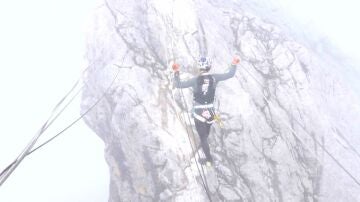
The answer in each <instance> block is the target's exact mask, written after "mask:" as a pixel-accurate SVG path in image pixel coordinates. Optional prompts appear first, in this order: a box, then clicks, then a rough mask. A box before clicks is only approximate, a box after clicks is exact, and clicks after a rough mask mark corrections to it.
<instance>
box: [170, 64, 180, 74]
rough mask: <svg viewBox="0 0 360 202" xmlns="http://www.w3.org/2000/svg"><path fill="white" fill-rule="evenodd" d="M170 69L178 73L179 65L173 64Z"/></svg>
mask: <svg viewBox="0 0 360 202" xmlns="http://www.w3.org/2000/svg"><path fill="white" fill-rule="evenodd" d="M172 69H173V71H174V72H179V69H180V65H179V64H177V63H174V64H173V65H172Z"/></svg>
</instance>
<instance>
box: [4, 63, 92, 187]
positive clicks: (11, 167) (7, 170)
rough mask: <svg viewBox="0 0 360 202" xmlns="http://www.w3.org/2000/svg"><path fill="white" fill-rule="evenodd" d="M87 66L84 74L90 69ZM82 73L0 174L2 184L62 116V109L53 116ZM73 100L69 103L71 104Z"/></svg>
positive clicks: (76, 84) (77, 82)
mask: <svg viewBox="0 0 360 202" xmlns="http://www.w3.org/2000/svg"><path fill="white" fill-rule="evenodd" d="M88 68H89V67H87V68H86V69H85V70H84V71H83V73H82V74H84V72H85V71H86V70H87V69H88ZM81 77H82V75H81V76H80V77H79V79H78V80H77V81H76V82H75V84H74V85H73V86H72V88H71V89H70V90H69V91H68V92H67V93H66V94H65V96H64V97H63V98H62V99H61V100H60V101H59V102H58V103H57V104H56V105H55V107H54V108H53V110H52V112H51V114H50V116H49V118H48V119H47V120H46V121H45V123H44V124H43V125H42V127H41V128H40V130H39V131H38V132H37V134H36V135H35V136H34V137H33V139H32V140H31V141H30V142H29V144H28V145H27V146H26V147H25V149H24V150H23V151H22V152H21V153H20V154H19V155H18V157H17V158H16V160H15V161H14V162H12V163H11V164H10V165H8V166H7V167H6V168H5V169H4V170H3V171H2V172H1V174H0V186H1V185H2V184H3V183H4V182H5V181H6V179H7V178H8V177H9V176H10V175H11V173H12V172H13V171H14V170H15V169H16V167H17V166H18V165H19V164H20V163H21V161H22V160H23V159H24V158H25V156H26V155H27V153H28V152H29V150H31V148H32V147H33V146H34V145H35V143H36V141H37V140H38V139H39V138H40V136H41V135H42V134H43V133H44V132H45V131H46V130H47V129H48V128H49V127H50V126H51V125H52V123H53V122H54V121H55V120H56V119H57V118H58V117H59V116H60V114H61V113H62V112H63V110H64V109H63V110H61V111H60V112H59V113H57V114H56V115H55V117H54V118H53V116H54V114H55V112H56V111H57V109H58V108H59V107H60V105H61V104H62V103H63V102H64V101H65V100H66V98H67V97H68V96H69V95H70V94H71V93H72V92H73V91H74V89H75V88H76V87H77V86H78V84H79V82H80V79H81ZM71 102H72V100H71V101H70V102H69V103H68V104H70V103H71Z"/></svg>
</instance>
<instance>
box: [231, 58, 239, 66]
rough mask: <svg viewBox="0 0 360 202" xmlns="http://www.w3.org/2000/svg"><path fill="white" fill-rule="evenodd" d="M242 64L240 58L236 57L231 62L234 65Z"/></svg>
mask: <svg viewBox="0 0 360 202" xmlns="http://www.w3.org/2000/svg"><path fill="white" fill-rule="evenodd" d="M239 63H240V58H239V57H237V56H235V57H234V58H233V60H232V62H231V64H232V65H237V64H239Z"/></svg>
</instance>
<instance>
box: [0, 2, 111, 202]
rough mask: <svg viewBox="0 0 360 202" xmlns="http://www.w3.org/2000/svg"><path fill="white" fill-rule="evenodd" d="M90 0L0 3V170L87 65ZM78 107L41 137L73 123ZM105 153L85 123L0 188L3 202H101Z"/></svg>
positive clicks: (105, 174)
mask: <svg viewBox="0 0 360 202" xmlns="http://www.w3.org/2000/svg"><path fill="white" fill-rule="evenodd" d="M98 4H99V3H98V1H97V0H76V1H71V0H61V1H60V0H58V1H48V0H31V1H26V0H22V1H10V0H8V1H0V92H1V99H0V112H1V113H0V125H1V127H0V170H2V169H4V167H5V166H6V165H7V164H9V163H11V162H12V161H13V160H14V158H15V157H16V156H17V155H18V154H19V153H20V152H21V151H22V149H23V148H24V147H25V146H26V144H27V143H28V142H29V141H30V139H31V138H32V137H33V135H35V133H36V132H37V131H38V129H39V127H40V126H41V125H42V123H43V122H44V121H45V120H46V119H47V118H48V116H49V115H50V112H51V110H52V108H53V106H54V105H55V104H56V103H57V102H58V101H59V100H60V99H61V98H62V96H64V94H65V93H66V92H67V91H68V90H69V89H70V88H71V86H72V85H73V83H74V82H75V81H76V80H77V79H78V77H79V76H80V73H81V70H82V69H83V68H84V66H85V65H86V61H85V60H84V57H83V56H84V50H85V30H86V23H87V22H88V20H89V17H90V16H91V11H92V8H94V7H95V6H97V5H98ZM79 103H80V100H79V99H78V100H77V101H76V102H75V103H73V104H72V105H71V106H70V107H69V110H68V111H67V113H66V114H64V116H60V118H59V121H57V122H56V123H55V124H54V127H52V129H51V130H49V131H48V132H47V133H45V135H44V138H42V139H41V140H42V141H43V140H44V139H47V138H49V137H51V136H52V135H54V134H56V133H57V132H58V131H60V130H61V129H63V128H64V127H65V126H66V125H67V124H69V123H70V122H72V121H73V120H74V119H76V118H77V117H78V116H79ZM103 149H104V145H103V143H102V141H101V140H100V139H99V138H98V137H97V136H96V135H95V134H93V133H92V132H91V131H90V130H89V129H88V128H87V127H86V126H85V125H84V123H82V122H80V124H77V125H75V126H74V127H73V128H72V129H70V130H69V131H68V132H66V133H65V134H64V135H62V136H60V137H59V138H57V139H56V140H55V141H54V142H52V143H50V144H49V145H48V146H45V147H44V148H43V149H41V150H39V151H38V152H36V153H34V154H33V155H31V156H30V157H28V158H26V159H25V160H24V161H23V163H22V164H20V166H19V167H18V168H17V169H16V170H15V172H14V173H13V175H12V176H11V177H10V178H8V180H7V181H6V182H5V183H4V184H3V186H1V187H0V201H2V202H23V201H29V202H35V201H36V202H49V201H51V202H64V201H66V202H81V201H86V202H99V201H107V199H108V185H109V176H108V175H109V174H108V167H107V165H106V163H105V160H104V152H103Z"/></svg>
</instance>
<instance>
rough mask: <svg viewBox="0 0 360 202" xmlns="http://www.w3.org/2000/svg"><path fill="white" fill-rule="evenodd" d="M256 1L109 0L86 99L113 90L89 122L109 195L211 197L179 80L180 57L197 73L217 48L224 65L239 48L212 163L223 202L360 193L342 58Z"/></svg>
mask: <svg viewBox="0 0 360 202" xmlns="http://www.w3.org/2000/svg"><path fill="white" fill-rule="evenodd" d="M256 6H257V4H251V5H250V4H249V3H243V2H242V1H235V0H234V1H228V2H226V3H225V2H223V1H220V0H204V1H193V0H173V1H170V0H138V1H133V2H131V1H124V0H117V1H115V0H108V1H105V2H104V5H103V6H101V7H100V8H98V12H97V15H96V17H95V20H94V24H93V31H92V32H91V33H90V34H89V40H88V54H87V57H88V60H89V63H90V64H91V65H90V68H89V70H88V72H87V75H86V77H85V80H84V81H85V83H86V86H87V87H86V89H85V90H84V92H83V102H82V110H83V111H85V110H86V109H87V108H88V107H89V106H90V105H91V104H93V103H94V102H95V101H96V100H97V99H98V98H99V97H101V96H102V94H103V93H104V92H106V94H105V97H104V99H102V101H101V102H100V103H99V104H98V105H97V107H96V108H95V109H94V110H92V111H91V113H90V114H89V115H88V116H86V117H85V121H86V123H87V124H88V125H89V126H90V127H91V128H92V129H93V130H94V131H95V132H96V133H97V135H98V136H100V137H101V138H102V139H103V141H104V142H105V144H106V151H105V157H106V160H107V162H108V164H109V168H110V173H111V182H110V198H109V201H110V202H119V201H209V198H208V196H207V195H206V192H205V190H204V186H203V182H202V180H201V175H200V173H199V170H201V168H200V169H199V170H198V169H197V168H198V167H197V166H196V162H195V159H196V158H194V157H193V156H194V155H193V151H192V147H191V146H190V145H191V144H190V143H195V144H197V145H198V137H197V134H196V133H195V135H194V134H192V133H191V131H192V130H193V122H192V121H189V119H188V116H189V113H191V104H192V103H191V102H192V99H191V95H192V94H191V90H190V89H184V90H182V91H180V90H178V89H174V88H173V87H172V82H171V78H172V73H171V71H170V68H169V64H170V62H171V61H174V60H175V61H177V62H178V63H179V64H181V71H182V76H184V78H185V77H190V76H192V75H196V71H195V61H196V60H197V58H198V56H199V55H208V56H210V57H212V58H213V69H212V72H216V73H221V72H225V71H226V70H227V67H228V66H229V63H230V61H231V58H232V56H233V55H234V54H238V55H239V56H240V57H241V65H239V67H238V70H237V72H236V76H235V77H234V78H232V79H230V80H227V81H225V82H222V83H220V84H219V86H218V88H217V94H216V97H217V100H216V106H217V107H216V108H217V111H218V113H219V115H220V117H221V118H222V122H223V126H222V127H221V126H220V125H219V124H214V125H213V126H212V131H211V135H210V137H209V141H210V147H211V153H212V154H213V156H214V159H215V165H214V166H213V167H212V168H204V170H203V174H202V175H203V176H206V182H205V183H207V185H208V191H209V192H210V197H211V199H212V201H261V202H267V201H269V202H270V201H284V202H285V201H286V202H287V201H360V192H359V190H360V184H359V182H358V181H357V180H360V172H358V171H359V169H360V155H359V152H358V151H360V148H359V146H358V145H360V144H359V143H360V138H359V137H357V134H359V132H360V126H359V125H360V124H359V122H360V104H359V103H360V102H359V99H358V96H357V95H356V94H354V91H353V90H352V88H351V86H349V85H348V83H346V82H345V81H346V78H345V77H343V76H342V74H341V72H342V66H343V63H342V62H341V61H339V60H338V59H336V57H333V56H332V55H331V54H328V53H326V52H324V51H322V52H321V51H318V50H317V49H316V48H314V47H315V46H316V45H315V44H313V45H314V46H313V47H312V46H311V45H312V43H310V42H309V44H310V45H309V44H306V45H305V44H303V43H301V42H302V41H304V40H305V39H301V40H300V39H299V38H297V37H293V36H292V35H290V34H289V33H290V32H288V31H286V30H285V29H283V27H282V26H280V25H277V24H276V22H277V20H274V21H272V20H271V18H267V19H265V18H263V15H260V14H257V13H256V9H255V10H254V9H252V8H254V7H256ZM305 41H306V40H305ZM334 58H335V59H334ZM114 78H115V81H114V83H113V84H112V85H111V83H112V81H113V80H114ZM344 78H345V79H344ZM109 86H110V88H109V89H108V87H109ZM107 89H108V90H107ZM183 98H185V99H183ZM184 101H185V102H184ZM188 135H189V136H188ZM194 137H195V138H194ZM197 148H198V147H197ZM195 149H196V148H195ZM198 151H199V153H200V154H201V149H199V150H198Z"/></svg>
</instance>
